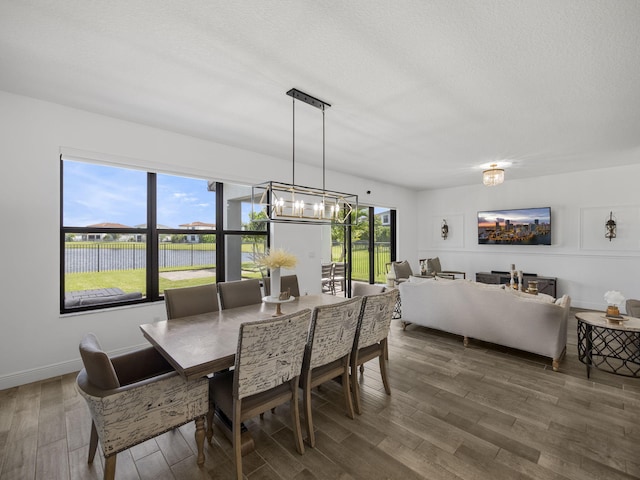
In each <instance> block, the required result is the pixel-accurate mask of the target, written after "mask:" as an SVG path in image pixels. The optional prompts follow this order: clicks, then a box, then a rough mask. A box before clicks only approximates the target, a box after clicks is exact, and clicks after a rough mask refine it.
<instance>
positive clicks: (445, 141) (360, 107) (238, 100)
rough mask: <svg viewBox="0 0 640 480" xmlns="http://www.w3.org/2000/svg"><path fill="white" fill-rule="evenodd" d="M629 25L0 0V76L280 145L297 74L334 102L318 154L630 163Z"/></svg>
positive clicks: (313, 137)
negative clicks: (289, 92) (324, 147)
mask: <svg viewBox="0 0 640 480" xmlns="http://www.w3.org/2000/svg"><path fill="white" fill-rule="evenodd" d="M639 27H640V1H637V0H536V1H531V0H467V1H464V0H403V1H401V2H398V1H392V0H384V1H383V0H366V1H365V0H352V1H348V2H345V1H338V0H336V1H302V0H288V1H265V0H250V1H239V2H230V1H189V2H186V1H175V0H171V1H168V0H127V1H121V0H111V1H108V2H99V1H87V0H49V1H46V0H2V1H0V90H5V91H8V92H13V93H18V94H22V95H27V96H31V97H36V98H41V99H45V100H50V101H53V102H57V103H61V104H64V105H69V106H73V107H77V108H82V109H85V110H89V111H93V112H98V113H103V114H106V115H110V116H114V117H117V118H122V119H126V120H131V121H135V122H140V123H144V124H148V125H153V126H157V127H161V128H165V129H168V130H172V131H176V132H181V133H185V134H189V135H193V136H196V137H201V138H207V139H211V140H214V141H216V142H220V143H224V144H228V145H233V146H237V147H240V148H243V149H248V150H252V151H256V152H260V153H264V154H268V155H272V156H276V157H281V158H285V159H286V158H290V157H291V146H292V131H291V130H292V129H291V126H292V125H291V124H292V116H291V113H292V112H291V98H290V97H288V96H286V95H285V92H286V91H287V90H289V89H290V88H292V87H295V88H298V89H300V90H303V91H305V92H307V93H309V94H311V95H314V96H316V97H318V98H320V99H322V100H324V101H326V102H328V103H331V104H332V107H331V108H330V109H328V111H327V113H326V134H327V137H326V154H327V157H326V158H327V160H326V162H327V169H330V170H338V171H342V172H346V173H350V174H356V175H359V176H364V177H368V178H372V179H378V180H381V181H384V182H391V183H395V184H400V185H406V186H410V187H413V188H420V189H422V188H438V187H448V186H455V185H466V184H476V183H480V171H481V170H482V168H483V167H486V165H487V164H489V163H492V162H494V161H498V162H501V161H508V162H509V163H510V166H508V167H507V169H506V177H507V181H508V180H509V179H510V178H525V177H532V176H540V175H548V174H554V173H561V172H570V171H577V170H584V169H592V168H600V167H604V166H609V165H611V166H613V165H624V164H630V163H637V162H638V161H639V160H640V134H639V133H640V88H639V85H640V48H639V47H640V34H639V32H640V28H639ZM296 105H297V107H296V162H303V163H309V164H311V165H317V166H320V165H321V156H320V155H321V142H322V140H321V126H322V121H321V116H320V112H319V110H316V109H314V108H312V107H309V106H308V105H305V104H303V103H300V102H298V103H297V104H296ZM328 186H329V187H330V185H328Z"/></svg>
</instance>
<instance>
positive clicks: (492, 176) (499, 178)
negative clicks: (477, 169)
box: [482, 163, 504, 187]
mask: <svg viewBox="0 0 640 480" xmlns="http://www.w3.org/2000/svg"><path fill="white" fill-rule="evenodd" d="M502 182H504V169H502V168H498V164H497V163H492V164H491V165H490V166H489V169H488V170H485V171H484V172H482V183H484V184H485V185H486V186H487V187H494V186H496V185H500V184H501V183H502Z"/></svg>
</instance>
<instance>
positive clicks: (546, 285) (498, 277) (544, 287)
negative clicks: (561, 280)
mask: <svg viewBox="0 0 640 480" xmlns="http://www.w3.org/2000/svg"><path fill="white" fill-rule="evenodd" d="M515 280H516V281H517V278H515ZM530 280H533V281H536V282H538V292H539V293H545V294H547V295H551V296H552V297H553V298H556V297H557V295H556V283H557V280H558V279H557V278H556V277H539V276H538V275H536V274H535V273H523V274H522V283H523V285H522V287H523V288H524V289H525V290H526V289H527V288H529V281H530ZM510 281H511V274H510V272H499V271H496V270H491V272H477V273H476V282H481V283H491V284H495V285H502V284H507V285H508V284H509V282H510Z"/></svg>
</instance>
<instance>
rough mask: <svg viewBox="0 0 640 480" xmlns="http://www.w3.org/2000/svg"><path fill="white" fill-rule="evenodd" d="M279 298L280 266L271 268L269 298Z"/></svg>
mask: <svg viewBox="0 0 640 480" xmlns="http://www.w3.org/2000/svg"><path fill="white" fill-rule="evenodd" d="M279 298H280V268H279V267H278V268H272V269H271V300H278V299H279Z"/></svg>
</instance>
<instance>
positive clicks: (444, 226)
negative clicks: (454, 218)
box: [440, 220, 449, 240]
mask: <svg viewBox="0 0 640 480" xmlns="http://www.w3.org/2000/svg"><path fill="white" fill-rule="evenodd" d="M440 235H442V238H443V239H444V240H446V239H447V237H448V236H449V225H447V221H446V220H442V226H441V227H440Z"/></svg>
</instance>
